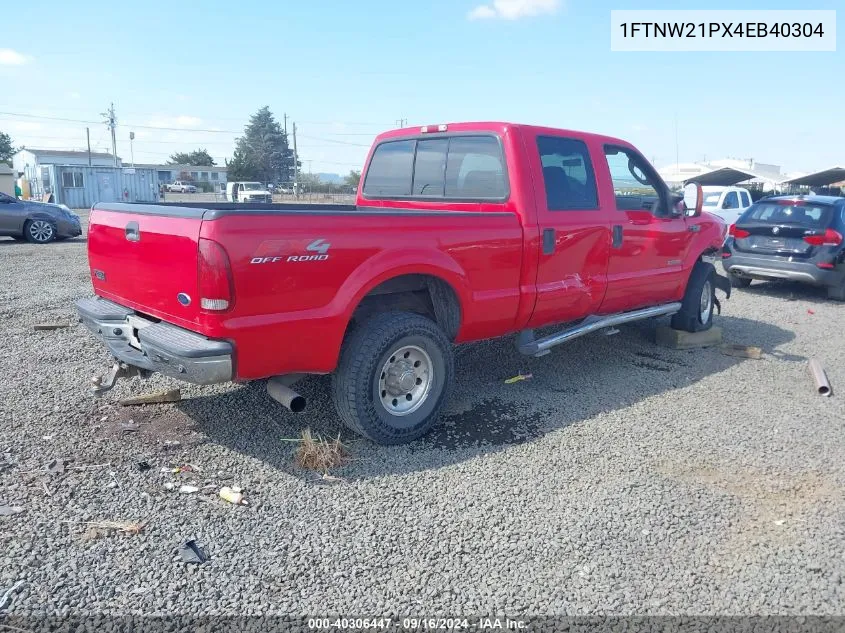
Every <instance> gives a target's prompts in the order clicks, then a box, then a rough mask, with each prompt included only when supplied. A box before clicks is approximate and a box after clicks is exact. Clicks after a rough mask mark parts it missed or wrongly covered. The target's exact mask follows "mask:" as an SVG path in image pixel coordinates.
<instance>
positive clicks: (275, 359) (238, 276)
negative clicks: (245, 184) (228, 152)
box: [202, 210, 523, 380]
mask: <svg viewBox="0 0 845 633" xmlns="http://www.w3.org/2000/svg"><path fill="white" fill-rule="evenodd" d="M206 217H209V216H208V215H207V216H206ZM211 217H212V218H213V219H210V220H208V219H207V220H206V221H205V222H203V225H202V237H207V238H210V239H214V240H216V241H218V242H219V243H221V244H223V246H224V247H225V249H226V251H227V253H228V255H229V259H230V260H231V264H232V269H233V274H234V282H235V283H234V286H235V295H236V298H235V309H234V310H233V311H231V312H230V313H227V314H225V315H221V316H220V317H218V319H217V320H216V321H215V322H210V323H208V325H207V326H206V327H205V328H204V330H203V332H202V333H203V334H205V335H206V336H211V337H215V338H225V339H232V340H235V341H236V342H237V345H236V354H237V362H236V373H237V377H238V379H239V380H248V379H255V378H261V377H266V376H270V375H274V374H284V373H293V372H310V373H328V372H330V371H332V370H333V369H334V367H335V365H336V363H337V356H338V350H339V349H340V347H341V343H342V340H343V336H344V334H345V331H346V326H347V324H348V322H349V319H350V317H351V315H352V312H353V311H354V309H355V307H356V306H357V305H358V303H359V301H360V300H361V299H362V298H363V297H364V296H365V295H366V293H367V292H369V291H370V290H371V289H372V288H374V287H375V286H376V285H378V284H379V283H381V282H383V281H386V280H387V279H391V278H393V277H396V276H399V275H403V274H412V273H415V274H430V275H434V276H437V277H439V278H441V279H443V280H444V281H446V282H448V283H449V284H450V285H451V286H452V288H453V289H454V290H455V292H456V294H457V295H458V298H459V301H460V304H461V310H462V326H461V328H460V331H459V333H458V337H457V338H458V340H459V341H469V340H477V339H482V338H487V337H491V336H497V335H501V334H502V333H503V332H508V331H513V330H514V329H515V325H514V324H515V320H516V315H517V310H518V305H519V300H520V294H519V279H520V271H521V263H522V250H523V234H522V228H521V226H520V223H519V218H518V217H517V216H516V215H515V214H513V213H484V212H465V213H463V212H413V211H395V212H392V211H387V210H385V211H373V212H366V211H350V212H347V213H344V212H309V211H305V210H302V211H297V212H276V213H274V212H266V213H254V214H253V213H236V212H232V213H217V214H212V215H211Z"/></svg>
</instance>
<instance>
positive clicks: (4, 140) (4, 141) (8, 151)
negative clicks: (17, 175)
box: [0, 132, 17, 167]
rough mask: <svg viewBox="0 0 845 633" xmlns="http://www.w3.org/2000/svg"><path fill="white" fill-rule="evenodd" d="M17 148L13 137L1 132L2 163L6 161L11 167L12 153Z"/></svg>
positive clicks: (0, 150)
mask: <svg viewBox="0 0 845 633" xmlns="http://www.w3.org/2000/svg"><path fill="white" fill-rule="evenodd" d="M16 151H17V150H16V149H15V147H14V146H13V145H12V137H11V136H9V135H8V134H5V133H4V132H0V163H6V164H7V165H8V166H9V167H11V166H12V155H13V154H14V153H15V152H16Z"/></svg>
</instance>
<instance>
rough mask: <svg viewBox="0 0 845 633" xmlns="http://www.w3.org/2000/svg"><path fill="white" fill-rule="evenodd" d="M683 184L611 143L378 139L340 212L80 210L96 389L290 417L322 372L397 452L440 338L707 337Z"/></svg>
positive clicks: (556, 137) (699, 241) (419, 412)
mask: <svg viewBox="0 0 845 633" xmlns="http://www.w3.org/2000/svg"><path fill="white" fill-rule="evenodd" d="M688 189H689V191H688V197H687V200H686V204H685V203H684V201H682V199H681V198H680V197H677V196H673V195H672V194H671V192H670V191H669V189H668V187H667V186H666V185H665V183H664V182H663V181H662V180H661V179H660V177H659V176H658V174H657V172H656V170H655V169H654V168H653V167H652V166H651V165H650V164H649V163H648V161H647V160H646V159H645V158H643V156H642V154H641V153H640V152H639V151H637V150H636V149H635V148H634V147H633V146H632V145H630V144H629V143H626V142H625V141H622V140H619V139H615V138H610V137H606V136H598V135H594V134H586V133H581V132H573V131H565V130H558V129H552V128H543V127H535V126H527V125H515V124H509V123H463V124H450V125H448V126H447V125H440V126H432V127H423V128H417V129H416V130H395V131H393V132H388V133H385V134H382V135H380V136H379V137H378V138H377V139H376V141H375V145H374V148H373V149H372V150H371V153H370V157H369V159H368V164H367V167H366V169H365V172H364V177H363V180H362V187H361V189H360V191H359V193H358V197H357V205H303V206H301V207H298V208H297V207H292V206H291V205H290V204H280V205H273V206H269V205H268V206H267V207H266V208H261V209H256V210H253V211H251V212H249V213H244V212H243V211H238V210H237V209H233V208H232V206H233V205H231V204H220V205H214V204H209V205H207V206H205V207H204V208H184V207H180V206H178V204H175V205H172V206H171V205H133V204H120V203H101V204H97V205H95V206H94V208H93V210H92V212H91V216H90V225H91V229H90V231H89V242H88V257H89V264H90V267H91V272H92V275H91V278H92V280H93V284H94V291H95V293H96V295H97V296H96V297H94V298H91V299H82V300H80V301H78V302H77V309H78V312H79V314H80V317H81V319H82V321H83V322H84V323H85V324H86V325H87V327H88V328H89V329H90V330H91V331H92V332H93V333H94V334H95V335H96V336H97V338H99V339H100V340H101V341H102V342H103V343H105V344H106V345H107V346H108V348H109V350H110V351H111V353H112V355H113V356H114V357H115V358H116V360H117V363H116V364H115V365H114V366H113V367H112V369H111V371H110V372H109V373H108V374H107V375H106V376H105V377H104V378H103V379H102V380H101V381H100V383H99V386H98V387H97V388H98V390H99V392H102V391H105V390H107V389H109V388H111V386H112V385H113V384H114V382H115V380H116V379H117V378H119V377H121V376H124V375H127V374H129V373H139V372H140V373H147V372H161V373H163V374H166V375H168V376H171V377H175V378H177V379H180V380H184V381H188V382H193V383H198V384H212V383H219V382H225V381H229V380H234V381H240V382H243V381H249V380H257V379H262V378H272V379H271V380H270V381H269V382H268V390H269V391H270V394H271V395H272V396H273V397H274V398H275V399H277V400H279V401H280V402H282V403H283V404H285V405H286V406H288V407H289V408H291V409H292V410H297V409H300V408H301V407H302V406H303V405H304V400H303V398H302V397H301V396H299V395H298V394H296V393H295V392H293V391H292V390H291V389H290V386H291V384H292V383H293V382H294V381H295V380H297V379H298V378H300V377H301V376H302V375H304V374H327V373H333V374H334V376H333V388H332V396H333V398H334V403H335V406H336V408H337V411H338V413H339V415H340V417H341V419H342V420H343V421H344V422H345V423H346V424H347V425H348V426H349V427H350V428H351V429H353V430H354V431H356V432H358V433H360V434H362V435H365V436H366V437H368V438H370V439H372V440H374V441H376V442H380V443H385V444H395V443H400V442H406V441H409V440H412V439H414V438H417V437H419V436H421V435H422V434H424V433H425V432H426V431H428V430H429V429H430V428H431V427H432V425H433V424H434V423H435V421H436V419H437V416H438V414H439V413H440V411H441V410H442V408H443V406H444V403H445V402H446V400H447V397H448V393H449V389H450V385H451V383H452V381H453V379H454V365H453V345H452V344H453V343H464V342H467V341H477V340H479V339H487V338H491V337H498V336H504V335H507V334H511V333H519V337H518V348H519V351H520V352H522V353H523V354H526V355H529V356H543V355H544V354H548V353H549V351H550V349H551V348H552V347H554V346H555V345H557V344H560V343H563V342H566V341H569V340H571V339H573V338H575V337H578V336H581V335H584V334H588V333H590V332H594V331H597V330H599V329H602V328H609V327H612V326H615V325H618V324H621V323H627V322H630V321H636V320H640V319H646V318H651V317H657V316H661V315H672V324H673V326H674V327H676V328H679V329H683V330H687V331H690V332H696V331H702V330H707V329H708V328H710V327H711V325H712V321H713V312H714V306H715V305H716V302H715V289H716V287H719V288H721V289H723V290H724V291H726V292H727V293H730V284H729V282H728V280H727V279H726V278H725V277H722V276H720V275H718V274H717V273H716V270H715V267H714V266H713V264H712V263H710V262H709V261H708V256H713V257H717V256H718V253H719V250H720V248H721V245H722V242H723V240H724V237H725V232H726V226H725V224H724V222H722V220H720V219H719V218H718V217H716V216H713V215H710V214H707V213H701V201H702V199H701V195H700V188H696V187H695V186H692V187H690V188H688ZM623 192H625V193H623ZM148 232H149V234H150V239H145V234H146V233H148ZM129 253H131V256H130V255H129ZM552 325H559V327H558V331H557V332H555V333H552V334H548V333H544V334H536V333H535V331H536V330H537V329H538V328H546V327H548V326H552Z"/></svg>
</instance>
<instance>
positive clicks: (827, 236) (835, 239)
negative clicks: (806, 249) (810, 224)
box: [804, 229, 842, 246]
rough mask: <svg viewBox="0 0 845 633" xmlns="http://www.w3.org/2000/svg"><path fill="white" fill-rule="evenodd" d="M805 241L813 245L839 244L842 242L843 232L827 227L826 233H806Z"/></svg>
mask: <svg viewBox="0 0 845 633" xmlns="http://www.w3.org/2000/svg"><path fill="white" fill-rule="evenodd" d="M804 241H805V242H807V244H810V245H811V246H839V245H840V244H841V243H842V234H841V233H840V232H839V231H834V230H833V229H827V230H826V231H825V232H824V235H806V236H804Z"/></svg>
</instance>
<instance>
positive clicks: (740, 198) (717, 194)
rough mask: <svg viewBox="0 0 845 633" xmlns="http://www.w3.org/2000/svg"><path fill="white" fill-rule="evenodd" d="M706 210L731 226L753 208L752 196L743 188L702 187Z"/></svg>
mask: <svg viewBox="0 0 845 633" xmlns="http://www.w3.org/2000/svg"><path fill="white" fill-rule="evenodd" d="M702 190H703V191H704V210H705V211H707V212H708V213H713V214H715V215H718V216H719V217H720V218H722V219H723V220H724V221H725V223H726V224H727V225H728V226H730V225H731V224H734V223H736V221H737V220H738V219H739V216H741V215H742V214H743V213H745V211H747V210H748V208H749V207H750V206H751V203H752V202H751V194H750V192H749V191H748V190H747V189H743V188H741V187H711V186H705V187H702Z"/></svg>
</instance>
